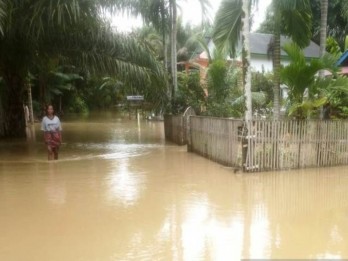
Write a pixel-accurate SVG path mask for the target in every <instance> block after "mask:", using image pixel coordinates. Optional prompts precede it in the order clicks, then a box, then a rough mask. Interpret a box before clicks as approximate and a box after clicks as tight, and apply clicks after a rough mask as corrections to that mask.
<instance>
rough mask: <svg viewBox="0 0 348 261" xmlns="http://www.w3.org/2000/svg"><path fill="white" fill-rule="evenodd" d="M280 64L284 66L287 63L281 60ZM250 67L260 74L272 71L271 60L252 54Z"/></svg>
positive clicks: (287, 62)
mask: <svg viewBox="0 0 348 261" xmlns="http://www.w3.org/2000/svg"><path fill="white" fill-rule="evenodd" d="M281 64H282V65H285V66H286V65H288V64H289V61H286V60H284V59H283V60H282V61H281ZM250 65H251V67H252V68H253V69H254V70H255V71H257V72H262V71H264V72H272V71H273V65H272V60H271V59H268V58H267V57H266V56H264V57H260V56H255V55H253V54H252V55H251V61H250ZM262 68H263V69H262Z"/></svg>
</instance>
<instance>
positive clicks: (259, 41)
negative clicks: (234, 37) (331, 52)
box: [250, 33, 320, 58]
mask: <svg viewBox="0 0 348 261" xmlns="http://www.w3.org/2000/svg"><path fill="white" fill-rule="evenodd" d="M272 36H273V35H272V34H262V33H250V52H251V53H252V54H261V55H267V49H268V44H269V43H270V41H271V39H272ZM285 43H291V39H290V38H288V37H285V36H281V38H280V45H281V46H283V45H284V44H285ZM303 52H304V55H305V57H307V58H318V57H320V47H319V46H318V45H317V44H316V43H314V42H313V41H310V44H309V45H308V46H307V47H306V48H304V49H303ZM281 55H283V56H287V55H286V53H285V52H284V51H283V50H281Z"/></svg>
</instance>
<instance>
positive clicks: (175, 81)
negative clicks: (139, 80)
mask: <svg viewBox="0 0 348 261" xmlns="http://www.w3.org/2000/svg"><path fill="white" fill-rule="evenodd" d="M170 2H171V10H172V19H171V28H172V30H171V35H172V37H171V38H172V39H171V46H172V49H171V60H172V78H173V89H174V90H173V91H174V95H175V93H177V90H178V79H177V57H176V33H177V22H176V19H177V6H176V0H171V1H170Z"/></svg>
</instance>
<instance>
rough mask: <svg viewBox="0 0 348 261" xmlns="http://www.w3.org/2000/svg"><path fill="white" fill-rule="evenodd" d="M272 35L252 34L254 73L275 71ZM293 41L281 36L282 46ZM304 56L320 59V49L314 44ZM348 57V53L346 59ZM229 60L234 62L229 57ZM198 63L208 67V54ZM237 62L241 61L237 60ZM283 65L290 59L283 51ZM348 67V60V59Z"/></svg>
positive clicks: (305, 50)
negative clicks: (271, 43) (270, 51)
mask: <svg viewBox="0 0 348 261" xmlns="http://www.w3.org/2000/svg"><path fill="white" fill-rule="evenodd" d="M272 36H273V35H271V34H262V33H250V58H251V59H250V65H251V67H252V69H253V70H254V71H258V72H262V71H265V72H271V71H272V70H273V65H272V58H271V57H270V56H269V55H268V49H269V44H270V42H271V40H272ZM290 42H291V39H290V38H288V37H285V36H281V39H280V44H281V46H283V45H284V44H285V43H290ZM208 47H209V51H210V53H213V50H214V48H215V46H214V43H213V41H212V40H211V39H210V40H209V43H208ZM303 52H304V55H305V57H306V58H307V59H313V58H319V57H320V47H319V45H317V44H316V43H314V42H312V41H311V42H310V44H309V45H308V46H307V47H306V48H304V49H303ZM347 57H348V53H347V56H346V58H347ZM227 59H228V60H232V59H231V58H230V57H227ZM196 60H197V62H198V63H199V64H201V65H206V66H207V65H208V54H207V53H206V52H205V51H204V52H202V53H201V54H199V56H198V57H197V58H196ZM236 60H240V56H239V58H236ZM280 60H281V63H282V64H283V65H287V64H289V59H288V56H287V54H286V53H285V52H284V51H283V50H281V57H280ZM347 65H348V59H347Z"/></svg>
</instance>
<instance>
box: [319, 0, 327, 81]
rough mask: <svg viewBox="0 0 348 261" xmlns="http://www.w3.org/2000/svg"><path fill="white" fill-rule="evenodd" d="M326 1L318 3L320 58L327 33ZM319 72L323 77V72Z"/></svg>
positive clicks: (323, 51) (322, 54)
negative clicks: (319, 14) (319, 13)
mask: <svg viewBox="0 0 348 261" xmlns="http://www.w3.org/2000/svg"><path fill="white" fill-rule="evenodd" d="M328 2H329V1H328V0H321V3H320V10H321V16H320V57H323V56H324V54H325V49H326V31H327V12H328V5H329V3H328ZM320 72H321V76H324V72H323V71H320Z"/></svg>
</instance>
